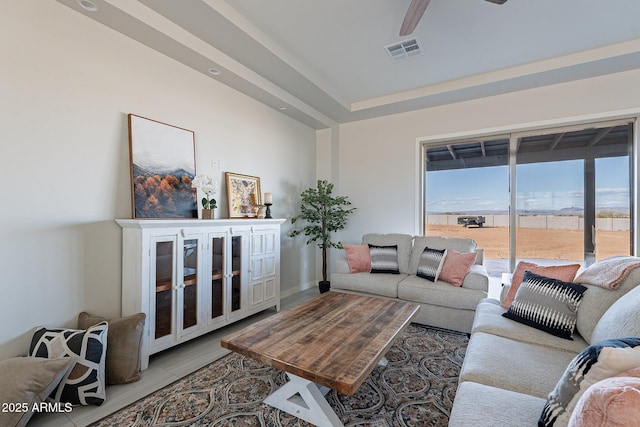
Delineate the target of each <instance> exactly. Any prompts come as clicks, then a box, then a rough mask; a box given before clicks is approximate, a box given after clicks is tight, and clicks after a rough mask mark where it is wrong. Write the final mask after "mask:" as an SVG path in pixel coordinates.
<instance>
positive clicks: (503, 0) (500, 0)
mask: <svg viewBox="0 0 640 427" xmlns="http://www.w3.org/2000/svg"><path fill="white" fill-rule="evenodd" d="M487 1H489V2H491V3H495V4H505V3H506V2H507V0H487Z"/></svg>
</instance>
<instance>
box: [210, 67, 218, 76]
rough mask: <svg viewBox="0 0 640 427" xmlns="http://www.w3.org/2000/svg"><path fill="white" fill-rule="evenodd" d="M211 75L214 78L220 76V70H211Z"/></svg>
mask: <svg viewBox="0 0 640 427" xmlns="http://www.w3.org/2000/svg"><path fill="white" fill-rule="evenodd" d="M209 74H211V75H212V76H219V75H220V70H218V69H217V68H209Z"/></svg>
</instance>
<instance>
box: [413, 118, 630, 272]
mask: <svg viewBox="0 0 640 427" xmlns="http://www.w3.org/2000/svg"><path fill="white" fill-rule="evenodd" d="M639 118H640V116H635V117H633V116H631V117H629V116H621V117H616V118H611V119H606V118H603V119H601V120H598V119H592V120H585V121H577V122H575V123H574V124H566V125H557V126H542V125H541V126H531V127H530V128H529V129H526V128H522V129H514V130H513V131H506V130H504V129H502V130H501V131H499V132H486V133H482V132H478V133H475V134H474V133H469V132H465V133H464V134H462V133H461V134H456V135H449V136H443V137H441V138H438V137H433V138H418V139H417V142H418V152H419V156H418V161H417V162H416V163H417V165H418V180H417V193H418V194H417V200H418V201H419V204H418V206H419V208H418V209H419V212H417V215H416V218H417V221H416V227H415V228H416V231H417V232H418V233H420V234H422V235H424V234H425V232H426V210H425V208H426V200H425V177H426V152H427V149H428V148H430V147H433V146H438V145H453V144H463V143H465V142H471V141H478V140H485V141H486V140H494V139H508V140H509V163H508V167H509V198H510V205H509V267H510V271H514V270H515V266H516V260H517V258H516V233H515V230H516V226H517V212H516V210H515V208H514V207H516V206H517V204H516V202H517V186H516V178H517V177H516V161H517V159H516V157H517V151H518V144H519V141H520V139H522V138H525V137H529V136H535V135H546V134H553V133H562V132H571V131H577V130H582V129H587V128H592V127H607V126H617V125H623V124H624V125H630V128H631V131H632V132H631V134H630V135H629V137H630V138H631V141H630V142H631V144H630V147H629V159H630V161H629V172H630V173H629V175H630V176H629V198H630V201H629V210H630V212H629V214H630V229H629V232H630V234H631V236H630V246H631V254H632V255H636V256H638V254H640V240H639V235H638V234H639V233H638V218H637V217H636V215H637V213H639V212H640V210H639V209H638V203H639V201H640V182H639V181H638V179H639V178H640V173H639V167H640V152H639V150H638V144H639V142H638V140H639V136H638V133H639V131H640V129H639V128H640V125H639ZM585 236H586V234H585ZM586 238H587V237H585V239H586ZM587 249H588V248H587V247H585V261H589V260H588V259H587V257H586V255H587V254H586V252H587Z"/></svg>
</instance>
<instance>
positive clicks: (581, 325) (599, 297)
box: [576, 268, 640, 344]
mask: <svg viewBox="0 0 640 427" xmlns="http://www.w3.org/2000/svg"><path fill="white" fill-rule="evenodd" d="M638 283H640V268H636V269H635V270H633V271H632V272H631V273H630V274H629V275H628V276H627V278H626V280H625V281H624V282H623V283H622V285H620V287H619V288H618V289H616V290H610V289H604V288H600V287H598V286H593V285H585V286H586V287H587V288H588V289H589V290H588V291H587V292H585V294H584V297H583V298H582V301H581V302H580V307H579V308H578V322H577V323H576V329H577V330H578V332H580V335H582V337H583V338H584V339H585V340H586V341H587V342H588V343H590V344H592V343H594V342H598V341H595V340H594V339H593V338H592V335H593V330H594V329H595V327H596V325H597V324H598V321H600V318H601V317H602V315H603V314H604V313H605V312H606V311H607V310H608V309H609V307H611V306H612V305H613V303H614V302H616V301H617V300H618V299H619V298H620V297H622V296H623V295H624V294H626V293H627V292H629V291H630V290H631V289H633V288H635V287H636V285H638Z"/></svg>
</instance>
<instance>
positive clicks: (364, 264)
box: [342, 245, 371, 273]
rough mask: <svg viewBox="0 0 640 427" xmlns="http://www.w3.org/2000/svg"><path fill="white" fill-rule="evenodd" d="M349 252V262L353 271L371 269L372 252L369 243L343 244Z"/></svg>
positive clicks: (359, 271) (363, 271)
mask: <svg viewBox="0 0 640 427" xmlns="http://www.w3.org/2000/svg"><path fill="white" fill-rule="evenodd" d="M342 247H343V248H344V251H345V252H346V253H347V262H348V263H349V270H350V271H351V273H366V272H369V271H371V254H370V253H369V245H342Z"/></svg>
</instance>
